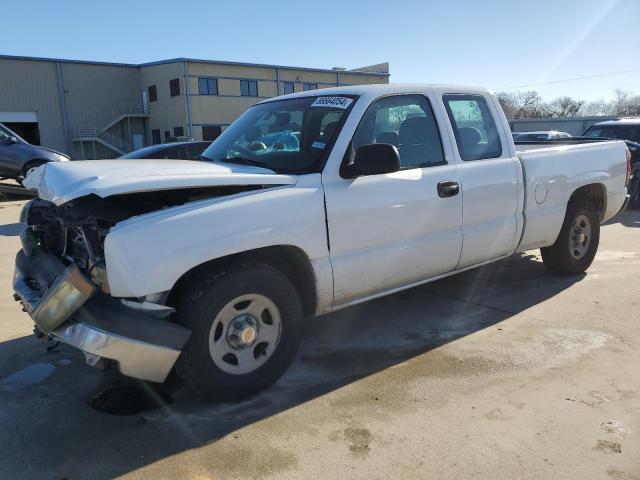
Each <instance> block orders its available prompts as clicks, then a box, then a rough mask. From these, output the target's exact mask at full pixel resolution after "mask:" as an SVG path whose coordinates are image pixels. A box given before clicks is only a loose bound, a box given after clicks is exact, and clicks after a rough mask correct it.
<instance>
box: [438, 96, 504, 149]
mask: <svg viewBox="0 0 640 480" xmlns="http://www.w3.org/2000/svg"><path fill="white" fill-rule="evenodd" d="M443 99H444V105H445V107H446V108H447V114H448V115H449V120H450V121H451V125H453V133H454V134H455V136H456V143H457V144H458V151H459V152H460V157H462V160H465V161H468V160H481V159H484V158H496V157H499V156H500V155H502V145H501V144H500V135H499V134H498V129H497V127H496V124H495V122H494V121H493V116H492V115H491V112H490V111H489V107H488V106H487V102H486V100H485V99H484V98H483V97H482V96H480V95H457V94H450V95H444V96H443Z"/></svg>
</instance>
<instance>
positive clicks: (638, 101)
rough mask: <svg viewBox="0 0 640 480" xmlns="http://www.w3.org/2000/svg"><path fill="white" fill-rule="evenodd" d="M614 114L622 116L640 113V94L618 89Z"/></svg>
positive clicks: (614, 103) (614, 101)
mask: <svg viewBox="0 0 640 480" xmlns="http://www.w3.org/2000/svg"><path fill="white" fill-rule="evenodd" d="M612 103H613V114H614V115H620V116H630V115H640V95H634V94H632V93H629V92H625V91H624V90H619V89H617V90H616V98H615V99H614V100H613V102H612Z"/></svg>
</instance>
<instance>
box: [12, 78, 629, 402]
mask: <svg viewBox="0 0 640 480" xmlns="http://www.w3.org/2000/svg"><path fill="white" fill-rule="evenodd" d="M287 118H296V123H295V124H294V123H292V122H288V121H285V122H283V121H282V120H286V119H287ZM510 133H511V132H510V131H509V125H508V122H507V119H506V117H505V116H504V113H503V112H502V109H501V108H500V104H499V102H498V100H497V99H496V97H495V96H494V95H492V94H491V93H489V92H487V91H485V90H483V89H478V88H471V87H457V86H443V85H438V86H431V85H400V84H388V85H387V84H382V85H353V86H349V87H338V88H329V89H323V90H311V91H305V92H299V93H294V94H291V95H285V96H281V97H275V98H272V99H268V100H265V101H263V102H261V103H258V104H257V105H254V106H252V107H250V108H249V109H248V110H247V111H246V112H245V113H243V114H242V115H241V116H240V117H239V118H238V119H237V120H236V121H235V122H233V124H231V125H230V126H229V127H228V128H227V129H226V130H225V131H224V132H223V133H222V135H220V136H219V137H218V138H217V139H216V140H215V141H214V142H213V143H212V144H211V146H210V147H209V148H207V150H206V151H205V152H203V154H202V158H203V161H199V162H188V161H187V162H186V161H171V160H163V161H162V160H158V161H151V160H149V161H144V162H129V161H124V162H123V161H121V160H106V161H100V162H77V163H76V164H74V165H49V166H47V168H40V169H38V170H36V171H34V172H33V173H31V174H30V175H29V177H28V178H27V179H26V180H25V183H26V184H28V185H30V186H32V187H33V188H38V192H39V198H37V199H34V200H32V201H31V202H30V203H28V204H26V205H25V206H24V207H23V210H22V213H21V217H20V218H21V222H22V223H24V224H25V225H26V226H25V230H24V234H23V235H21V240H22V245H23V249H22V251H20V252H19V253H18V255H17V257H16V269H15V275H14V280H13V286H14V290H15V292H16V298H17V299H20V300H21V301H22V303H23V305H24V308H25V311H27V312H28V313H29V314H30V315H31V317H32V318H33V319H34V321H35V323H36V325H37V327H38V328H39V330H40V331H41V332H43V333H44V334H46V335H48V336H50V337H51V338H54V339H56V340H59V341H61V342H63V343H66V344H69V345H71V346H73V347H76V348H78V349H80V350H82V351H84V352H86V357H87V360H88V362H89V363H90V364H91V365H104V364H105V363H106V362H107V361H113V362H114V363H115V364H116V365H117V366H118V368H119V369H120V371H121V372H122V373H123V374H124V375H128V376H132V377H137V378H141V379H144V380H149V381H154V382H163V381H164V380H165V379H166V378H167V376H168V375H169V373H170V372H171V370H172V369H173V368H174V365H175V370H176V372H177V373H178V375H179V376H180V377H181V378H182V379H183V380H184V381H185V383H186V384H187V385H188V386H190V387H191V388H193V389H194V390H195V391H196V392H198V393H200V394H202V395H206V396H208V397H210V398H214V399H219V400H236V399H240V398H243V397H246V396H247V395H251V394H254V393H256V392H258V391H260V390H262V389H264V388H266V387H268V386H269V385H271V384H272V383H273V382H275V381H276V380H277V379H278V378H279V377H280V375H282V374H283V373H284V371H285V370H286V369H287V367H288V366H289V364H290V363H291V362H292V361H293V358H294V356H295V354H296V350H297V348H298V343H299V341H300V337H301V335H302V332H303V330H304V324H305V317H309V316H313V315H321V314H324V313H328V312H331V311H335V310H338V309H341V308H345V307H348V306H350V305H354V304H357V303H360V302H364V301H366V300H369V299H372V298H377V297H380V296H382V295H386V294H389V293H393V292H396V291H399V290H402V289H405V288H409V287H413V286H415V285H418V284H422V283H425V282H428V281H432V280H435V279H438V278H442V277H444V276H448V275H453V274H456V273H458V272H462V271H465V270H468V269H470V268H474V267H478V266H481V265H485V264H486V263H489V262H492V261H496V260H500V259H503V258H506V257H508V256H509V255H512V254H513V253H515V252H520V251H524V250H530V249H534V248H540V249H541V251H542V260H543V262H544V264H545V266H546V267H547V268H548V269H549V270H550V271H552V272H554V273H557V274H564V275H575V274H579V273H582V272H584V271H585V270H586V269H587V268H588V267H589V265H590V264H591V262H592V261H593V259H594V257H595V254H596V251H597V249H598V242H599V235H600V224H601V223H602V222H604V221H606V220H608V219H610V218H612V217H613V216H614V215H616V214H617V213H618V212H619V211H620V210H621V209H622V208H623V207H624V204H625V201H626V200H627V185H628V180H629V177H628V172H629V170H628V162H629V156H628V150H627V147H626V145H625V143H624V142H620V141H599V142H591V143H587V144H580V145H563V146H562V148H556V147H555V146H554V145H553V144H551V142H549V143H547V144H545V145H536V147H537V148H535V149H524V150H521V151H517V150H516V146H515V145H514V144H513V142H512V140H511V136H510ZM538 143H541V142H538ZM69 167H73V168H69ZM123 172H124V174H123ZM150 246H152V247H150Z"/></svg>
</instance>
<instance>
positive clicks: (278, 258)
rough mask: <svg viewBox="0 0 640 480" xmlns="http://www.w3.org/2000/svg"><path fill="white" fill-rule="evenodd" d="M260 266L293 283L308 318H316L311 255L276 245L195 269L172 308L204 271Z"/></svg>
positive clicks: (171, 297) (179, 284)
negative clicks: (237, 265)
mask: <svg viewBox="0 0 640 480" xmlns="http://www.w3.org/2000/svg"><path fill="white" fill-rule="evenodd" d="M238 262H258V263H266V264H267V265H270V266H272V267H273V268H276V269H278V270H280V271H281V272H282V273H284V274H285V275H286V276H287V277H288V278H289V279H290V280H291V283H292V284H293V286H294V287H295V289H296V290H297V291H298V294H299V295H300V299H301V300H302V308H303V311H304V314H305V315H306V316H311V315H314V314H315V311H316V305H317V296H316V280H315V275H314V273H313V267H312V266H311V262H310V261H309V258H308V257H307V255H306V254H305V253H304V252H303V251H302V250H301V249H299V248H298V247H294V246H291V245H276V246H271V247H264V248H258V249H255V250H248V251H246V252H240V253H236V254H233V255H228V256H226V257H222V258H216V259H214V260H210V261H208V262H205V263H203V264H201V265H198V266H197V267H194V268H192V269H191V270H189V271H188V272H186V273H185V274H184V275H182V276H181V277H180V278H179V279H178V281H177V282H176V283H175V285H174V286H173V288H172V289H171V292H170V293H169V297H168V304H169V305H173V304H175V295H176V294H177V293H178V292H179V291H180V289H181V288H182V287H183V286H184V285H185V284H187V283H188V280H189V278H190V277H192V276H193V275H194V274H197V273H199V272H201V271H202V270H204V269H211V268H222V267H224V266H226V265H229V264H231V263H238Z"/></svg>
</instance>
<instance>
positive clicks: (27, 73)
mask: <svg viewBox="0 0 640 480" xmlns="http://www.w3.org/2000/svg"><path fill="white" fill-rule="evenodd" d="M141 104H142V99H141V95H140V78H139V69H138V67H136V66H130V67H129V66H122V65H102V64H84V63H74V62H64V61H53V60H52V61H42V60H23V59H3V58H0V111H22V112H24V111H34V112H36V114H37V117H38V129H39V131H40V143H41V144H42V145H43V146H45V147H49V148H53V149H55V150H60V151H63V152H65V153H69V154H73V153H74V149H73V148H72V142H71V139H72V138H74V137H76V136H77V134H78V128H80V127H90V126H97V127H100V126H101V125H95V122H96V119H97V118H98V117H101V116H102V115H103V114H104V113H105V112H107V111H108V110H109V109H111V108H112V107H118V106H122V105H141ZM63 109H65V110H66V119H67V122H68V123H67V130H68V131H66V132H65V116H64V113H63Z"/></svg>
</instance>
